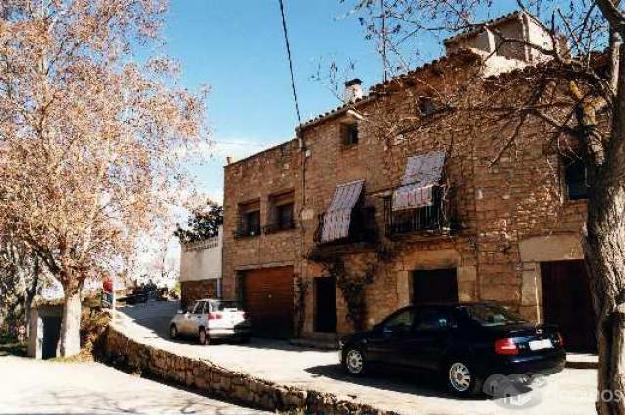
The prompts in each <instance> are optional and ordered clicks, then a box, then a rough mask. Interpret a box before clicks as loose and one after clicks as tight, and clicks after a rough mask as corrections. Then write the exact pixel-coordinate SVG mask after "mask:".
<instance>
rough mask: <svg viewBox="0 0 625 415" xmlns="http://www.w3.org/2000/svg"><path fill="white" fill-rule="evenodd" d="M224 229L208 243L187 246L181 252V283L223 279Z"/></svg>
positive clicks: (207, 241)
mask: <svg viewBox="0 0 625 415" xmlns="http://www.w3.org/2000/svg"><path fill="white" fill-rule="evenodd" d="M222 245H223V227H219V235H218V236H216V237H215V238H211V239H208V240H206V241H201V242H194V243H191V244H185V245H183V246H182V247H181V252H180V282H184V281H199V280H206V279H213V278H221V251H222Z"/></svg>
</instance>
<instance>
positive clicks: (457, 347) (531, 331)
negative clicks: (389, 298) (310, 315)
mask: <svg viewBox="0 0 625 415" xmlns="http://www.w3.org/2000/svg"><path fill="white" fill-rule="evenodd" d="M565 359H566V353H565V350H564V344H563V340H562V337H561V336H560V334H559V333H558V331H557V329H556V327H554V326H547V325H535V324H531V323H529V322H527V321H525V320H523V319H522V318H521V317H519V316H517V315H515V314H513V313H511V312H510V311H508V310H507V309H505V308H503V307H501V306H498V305H494V304H488V303H457V304H431V305H420V306H408V307H405V308H402V309H400V310H398V311H396V312H394V313H393V314H391V315H390V316H389V317H387V318H386V319H385V320H384V321H382V322H381V323H380V324H377V325H376V326H375V327H374V328H373V330H371V331H367V332H362V333H356V334H354V335H352V336H349V337H347V338H345V339H343V340H342V341H341V364H342V366H343V368H344V369H345V370H346V371H347V373H349V374H351V375H361V374H364V373H365V371H366V370H367V369H368V368H369V367H370V366H374V365H376V364H382V365H384V366H399V367H402V368H407V369H420V370H432V371H436V372H438V373H440V374H441V375H443V376H444V377H445V379H446V381H447V385H448V387H449V389H450V390H451V391H452V392H453V393H455V394H458V395H471V394H476V393H479V392H481V388H482V383H483V381H484V380H485V379H486V378H487V377H488V376H490V375H493V374H502V375H509V374H524V375H527V374H549V373H556V372H559V371H561V370H562V369H563V368H564V363H565Z"/></svg>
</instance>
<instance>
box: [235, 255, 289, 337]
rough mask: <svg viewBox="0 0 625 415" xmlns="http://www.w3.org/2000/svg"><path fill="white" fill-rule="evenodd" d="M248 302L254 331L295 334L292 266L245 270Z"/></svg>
mask: <svg viewBox="0 0 625 415" xmlns="http://www.w3.org/2000/svg"><path fill="white" fill-rule="evenodd" d="M244 281H245V292H244V296H245V306H246V311H247V313H248V314H249V316H250V318H251V319H252V326H253V328H254V335H256V336H260V337H276V338H288V337H291V336H292V334H293V301H294V299H293V268H292V267H281V268H266V269H257V270H250V271H247V272H246V273H245V279H244Z"/></svg>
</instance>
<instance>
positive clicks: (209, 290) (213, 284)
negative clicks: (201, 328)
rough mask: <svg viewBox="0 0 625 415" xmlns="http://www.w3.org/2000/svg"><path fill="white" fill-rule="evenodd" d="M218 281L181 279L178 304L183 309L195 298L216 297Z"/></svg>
mask: <svg viewBox="0 0 625 415" xmlns="http://www.w3.org/2000/svg"><path fill="white" fill-rule="evenodd" d="M218 283H219V280H218V279H209V280H199V281H181V282H180V305H181V307H182V308H183V309H185V308H186V307H188V306H189V305H191V304H193V302H194V301H195V300H199V299H202V298H209V297H211V298H217V297H218V295H217V291H218V287H217V284H218Z"/></svg>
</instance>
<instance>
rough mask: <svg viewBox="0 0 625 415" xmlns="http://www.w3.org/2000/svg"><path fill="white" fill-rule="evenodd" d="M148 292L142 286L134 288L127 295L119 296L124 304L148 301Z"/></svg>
mask: <svg viewBox="0 0 625 415" xmlns="http://www.w3.org/2000/svg"><path fill="white" fill-rule="evenodd" d="M148 297H149V295H148V293H147V292H146V291H145V289H143V288H134V289H133V290H132V291H131V292H130V293H129V294H128V295H126V296H125V297H123V298H121V299H120V300H123V301H125V302H126V304H138V303H147V302H148Z"/></svg>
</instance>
